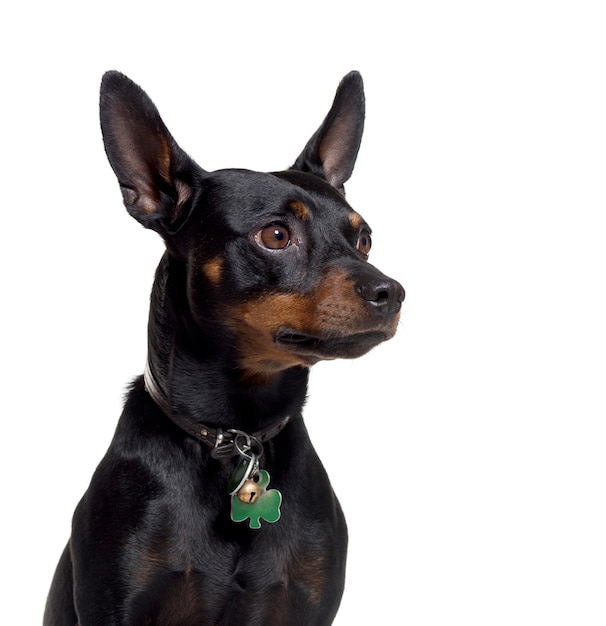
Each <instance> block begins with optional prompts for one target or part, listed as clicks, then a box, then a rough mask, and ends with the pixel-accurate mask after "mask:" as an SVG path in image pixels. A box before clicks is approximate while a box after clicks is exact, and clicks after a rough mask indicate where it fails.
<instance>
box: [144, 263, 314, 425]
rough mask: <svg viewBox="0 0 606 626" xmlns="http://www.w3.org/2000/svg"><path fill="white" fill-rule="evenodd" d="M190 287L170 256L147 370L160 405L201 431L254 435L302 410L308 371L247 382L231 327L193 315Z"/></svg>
mask: <svg viewBox="0 0 606 626" xmlns="http://www.w3.org/2000/svg"><path fill="white" fill-rule="evenodd" d="M184 289H185V279H184V271H183V267H182V266H180V264H179V263H178V262H176V261H174V260H173V259H171V258H170V257H169V255H168V254H166V255H165V256H164V257H163V259H162V261H161V263H160V265H159V266H158V270H157V272H156V279H155V282H154V287H153V290H152V297H151V309H150V317H149V327H148V366H147V370H148V371H147V375H146V378H147V380H146V385H147V387H148V390H149V389H150V388H151V387H152V386H153V387H154V388H155V389H156V392H155V393H154V391H151V392H150V394H151V395H152V397H154V395H155V397H154V400H155V401H156V403H157V404H158V405H159V406H160V408H161V409H162V410H163V411H164V412H165V413H167V414H168V415H169V416H178V418H179V419H180V420H182V421H184V422H186V423H187V424H188V425H190V426H191V428H194V429H197V428H199V427H200V428H203V427H205V426H208V427H210V428H211V429H213V430H214V429H237V430H243V431H245V432H249V433H252V432H257V431H265V430H271V429H272V428H273V427H274V426H275V425H277V424H280V423H281V422H282V421H283V420H284V419H285V418H286V417H287V416H293V417H294V416H295V415H298V414H300V413H301V410H302V408H303V404H304V402H305V396H306V392H307V381H308V376H309V371H308V369H307V368H304V367H293V368H290V369H287V370H284V371H283V372H280V373H278V374H277V375H276V376H274V377H273V378H272V379H269V380H266V381H264V382H263V383H262V384H260V383H259V381H256V382H254V383H253V382H251V381H248V380H246V378H243V377H242V376H241V374H240V373H239V372H238V368H237V359H236V354H235V353H234V351H233V348H232V346H233V341H230V339H229V337H226V336H225V335H224V334H222V333H221V332H220V331H221V330H223V332H224V333H226V334H227V333H228V332H229V331H228V330H226V329H221V324H220V320H213V323H212V324H209V327H210V328H212V333H211V332H209V333H204V329H201V328H200V325H199V324H195V323H194V322H193V321H192V320H191V318H190V316H189V315H188V313H187V307H186V306H185V303H186V302H187V300H186V294H185V292H184ZM180 303H184V306H183V310H182V309H180V308H179V304H180ZM202 381H204V382H202Z"/></svg>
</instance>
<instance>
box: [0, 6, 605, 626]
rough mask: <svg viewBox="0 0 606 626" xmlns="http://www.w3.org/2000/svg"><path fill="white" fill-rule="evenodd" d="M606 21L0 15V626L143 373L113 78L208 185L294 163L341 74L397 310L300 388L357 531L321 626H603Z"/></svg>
mask: <svg viewBox="0 0 606 626" xmlns="http://www.w3.org/2000/svg"><path fill="white" fill-rule="evenodd" d="M7 6H8V3H7ZM602 6H603V3H601V2H586V1H583V0H575V1H569V2H567V1H553V0H552V1H549V2H547V1H545V2H540V1H536V0H525V1H515V0H513V1H512V0H509V1H507V2H480V1H477V2H473V1H470V0H466V1H463V2H447V1H431V0H430V1H424V2H416V3H412V2H402V3H395V2H381V1H378V0H375V1H373V2H369V3H361V2H360V3H356V2H343V3H330V2H328V1H325V2H322V3H318V4H316V3H314V2H303V3H300V4H295V3H287V2H266V3H263V2H248V3H244V2H238V1H233V2H224V3H220V2H215V3H205V2H201V1H198V2H191V3H186V2H181V1H178V0H171V2H153V1H148V2H140V3H134V2H128V1H126V0H124V1H123V2H103V3H97V5H96V6H95V7H93V5H92V3H83V2H67V1H64V0H59V1H56V2H41V1H39V2H29V3H28V2H22V3H16V2H13V3H11V5H10V8H6V7H5V8H4V9H2V13H3V14H2V16H1V23H2V37H1V38H0V53H1V54H0V64H1V69H2V74H1V85H2V86H1V91H2V97H1V99H0V107H1V111H2V114H1V116H0V133H1V134H0V145H1V151H0V159H1V161H2V163H1V172H2V195H1V215H2V234H3V237H2V246H1V251H0V254H1V255H2V257H1V271H2V312H1V316H2V324H1V325H0V326H1V328H0V332H1V338H0V339H1V346H2V360H1V367H2V376H1V377H0V378H1V385H2V400H1V403H0V404H1V406H2V437H1V444H0V445H1V446H2V447H1V451H0V452H1V463H2V468H1V473H0V480H1V481H2V485H1V489H2V516H1V522H0V524H1V530H2V532H1V533H0V536H1V541H2V546H1V554H2V570H3V572H4V573H3V579H4V580H3V582H2V585H1V589H2V592H1V598H2V602H1V603H0V623H2V624H11V625H14V624H25V625H29V624H38V623H40V620H41V615H42V610H43V604H44V601H45V596H46V592H47V589H48V585H49V583H50V579H51V576H52V573H53V570H54V567H55V564H56V561H57V559H58V557H59V554H60V552H61V550H62V548H63V545H64V543H65V541H66V540H67V537H68V534H69V526H70V518H71V514H72V511H73V508H74V506H75V505H76V503H77V501H78V500H79V498H80V496H81V495H82V493H83V492H84V490H85V488H86V486H87V484H88V481H89V479H90V476H91V474H92V472H93V470H94V468H95V466H96V464H97V463H98V461H99V460H100V458H101V456H102V455H103V453H104V451H105V449H106V447H107V445H108V443H109V440H110V438H111V436H112V432H113V429H114V427H115V424H116V421H117V419H118V415H119V412H120V407H121V401H122V394H123V392H124V389H125V386H126V384H127V382H128V381H129V380H130V379H131V378H132V377H133V376H135V375H137V374H139V373H140V372H141V371H142V367H143V363H144V360H145V346H146V338H145V337H146V335H145V333H146V318H147V299H148V294H149V290H150V287H151V282H152V277H153V272H154V269H155V265H156V263H157V260H158V259H159V257H160V255H161V251H162V246H161V243H160V240H159V238H158V237H157V236H156V235H155V234H154V233H151V232H148V231H145V230H144V229H142V228H141V227H140V226H139V225H138V224H137V223H136V222H135V221H134V220H132V219H131V218H129V217H128V216H127V214H126V212H125V210H124V209H123V207H122V204H121V198H120V193H119V190H118V186H117V184H116V181H115V178H114V176H113V173H112V172H111V170H110V167H109V165H108V164H107V162H106V159H105V155H104V152H103V147H102V144H101V138H100V132H99V129H98V112H97V98H98V85H99V81H100V78H101V75H102V73H103V72H104V71H105V70H107V69H119V70H121V71H123V72H125V73H126V74H128V75H129V76H131V78H133V79H134V80H135V81H136V82H139V83H140V84H141V85H142V86H143V87H144V88H145V89H146V90H147V91H148V93H149V94H150V95H151V97H152V98H153V99H154V101H155V102H156V104H157V105H158V107H159V109H160V111H161V113H162V116H163V118H164V120H165V121H166V123H167V125H168V126H169V128H170V129H171V131H172V132H173V134H174V136H175V137H176V138H177V140H178V141H179V143H180V144H181V146H182V147H183V148H184V149H185V150H187V151H188V152H190V154H192V155H193V156H194V158H195V159H196V160H197V161H198V162H199V163H200V165H202V166H203V167H205V168H206V169H217V168H222V167H246V168H251V169H260V170H272V169H279V168H282V167H285V166H288V165H289V164H290V163H291V162H292V161H293V160H294V158H295V157H296V156H297V154H298V153H299V151H300V149H301V148H302V147H303V145H304V143H305V142H306V140H307V139H308V137H309V136H310V135H311V133H312V132H313V131H314V130H315V129H316V127H317V126H318V125H319V123H320V122H321V120H322V119H323V117H324V115H325V113H326V112H327V111H328V108H329V106H330V104H331V102H332V97H333V94H334V90H335V88H336V86H337V83H338V81H339V80H340V78H341V77H342V76H343V75H344V74H345V73H347V72H348V71H349V70H351V69H358V70H360V71H361V72H362V74H363V76H364V79H365V84H366V92H367V100H368V106H367V124H366V131H365V137H364V141H363V144H362V149H361V153H360V157H359V160H358V164H357V167H356V170H355V172H354V177H353V179H352V181H351V182H350V184H349V185H348V198H349V200H350V202H351V203H352V205H353V206H354V207H355V208H356V209H357V210H359V211H360V212H361V213H362V214H363V215H364V216H365V217H366V218H367V219H368V221H369V222H370V223H371V224H372V226H373V229H374V232H375V235H374V249H373V252H372V257H371V261H372V262H373V263H374V264H375V265H377V266H379V267H380V268H381V269H382V270H383V271H385V272H386V273H388V274H390V275H392V276H394V277H396V278H398V279H399V280H400V281H401V282H402V283H403V284H404V286H405V287H406V289H407V300H406V303H405V306H404V310H403V317H402V322H401V325H400V330H399V334H398V336H397V338H396V339H394V340H393V341H391V342H389V343H388V344H385V345H383V346H381V347H379V348H377V349H376V350H375V351H374V352H372V353H371V354H370V355H368V356H367V357H364V358H362V359H360V360H358V361H353V362H342V363H328V364H321V365H319V366H317V367H316V368H315V369H314V371H313V374H312V385H311V399H310V401H309V404H308V408H307V412H306V418H307V422H308V426H309V429H310V431H311V434H312V438H313V440H314V442H315V444H316V447H317V449H318V451H319V453H320V455H321V457H322V459H323V461H324V463H325V465H326V467H327V469H328V471H329V474H330V476H331V478H332V480H333V483H334V487H335V489H336V490H337V492H338V494H339V496H340V499H341V502H342V504H343V507H344V509H345V512H346V514H347V518H348V522H349V527H350V535H351V537H350V552H349V565H348V578H347V586H346V592H345V596H344V599H343V604H342V608H341V612H340V614H339V617H338V618H337V620H336V624H338V625H341V626H343V625H348V624H352V623H356V624H363V623H373V624H405V625H414V626H421V625H432V626H433V625H440V626H442V625H445V624H465V626H470V625H482V626H484V625H486V624H489V625H491V626H492V625H498V624H507V625H510V624H516V625H520V624H523V625H532V626H535V625H537V624H546V625H549V626H553V625H554V624H570V625H578V624H583V625H584V626H590V625H593V624H596V625H597V624H601V625H603V624H604V623H606V596H605V593H606V592H605V589H606V506H605V477H606V461H605V458H604V456H605V455H604V450H605V445H606V427H605V425H604V420H605V418H606V410H605V409H606V399H605V390H604V383H605V374H606V371H605V370H606V362H605V360H606V356H605V355H606V331H605V329H604V328H605V320H606V297H605V293H604V291H605V279H604V273H605V270H606V253H605V236H606V229H605V215H604V213H605V209H606V202H605V199H606V198H605V196H606V186H605V173H606V44H605V40H606V35H605V32H606V20H605V17H604V13H603V12H602V10H601V7H602ZM396 7H397V9H396Z"/></svg>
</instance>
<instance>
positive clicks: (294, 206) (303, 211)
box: [288, 200, 309, 221]
mask: <svg viewBox="0 0 606 626" xmlns="http://www.w3.org/2000/svg"><path fill="white" fill-rule="evenodd" d="M288 206H289V207H290V210H291V211H292V213H293V215H294V216H295V217H296V218H298V219H300V220H302V221H306V220H307V218H308V217H309V209H308V208H307V207H306V206H305V205H304V204H303V203H302V202H299V201H298V200H293V201H292V202H291V203H290V204H289V205H288Z"/></svg>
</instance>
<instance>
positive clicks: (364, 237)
mask: <svg viewBox="0 0 606 626" xmlns="http://www.w3.org/2000/svg"><path fill="white" fill-rule="evenodd" d="M371 247H372V239H371V238H370V233H369V232H368V231H367V230H363V231H362V232H361V233H360V235H359V236H358V243H357V244H356V248H357V250H358V252H361V253H362V254H363V255H364V256H368V253H369V252H370V248H371Z"/></svg>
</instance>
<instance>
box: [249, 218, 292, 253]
mask: <svg viewBox="0 0 606 626" xmlns="http://www.w3.org/2000/svg"><path fill="white" fill-rule="evenodd" d="M256 239H257V242H258V243H259V244H261V245H262V246H263V247H264V248H267V249H268V250H282V249H283V248H286V246H287V245H288V244H289V243H290V232H289V230H288V228H286V226H282V224H272V225H271V226H266V227H265V228H262V229H261V230H260V231H259V232H258V233H257V236H256Z"/></svg>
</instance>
